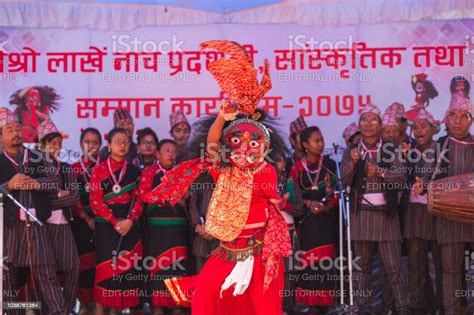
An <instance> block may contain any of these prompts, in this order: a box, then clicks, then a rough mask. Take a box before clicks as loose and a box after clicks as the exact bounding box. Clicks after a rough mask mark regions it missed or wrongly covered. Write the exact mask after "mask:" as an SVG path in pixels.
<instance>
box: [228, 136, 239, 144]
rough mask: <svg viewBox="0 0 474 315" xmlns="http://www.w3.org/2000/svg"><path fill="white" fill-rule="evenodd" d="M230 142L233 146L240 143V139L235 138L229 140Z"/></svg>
mask: <svg viewBox="0 0 474 315" xmlns="http://www.w3.org/2000/svg"><path fill="white" fill-rule="evenodd" d="M230 142H232V143H233V144H239V143H240V139H239V138H237V137H233V138H231V139H230Z"/></svg>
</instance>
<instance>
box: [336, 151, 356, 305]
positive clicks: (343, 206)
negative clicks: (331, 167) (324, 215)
mask: <svg viewBox="0 0 474 315" xmlns="http://www.w3.org/2000/svg"><path fill="white" fill-rule="evenodd" d="M333 147H334V156H335V158H336V172H337V174H334V175H335V177H336V178H337V180H338V184H337V185H336V190H335V194H336V195H337V194H339V259H340V264H339V267H340V270H339V277H340V279H339V285H340V287H341V294H340V304H341V307H342V312H341V313H346V312H349V313H352V308H353V307H354V297H353V295H352V291H353V279H352V244H351V223H350V213H349V212H350V204H349V187H346V188H344V184H343V182H342V177H341V169H340V162H339V153H338V149H339V145H338V144H336V143H333ZM343 220H344V221H343ZM343 225H345V226H346V235H347V243H346V246H347V255H348V270H349V305H347V304H345V303H344V294H343V292H344V270H343V269H344V268H343V266H342V261H343V257H344V248H343V247H344V227H343Z"/></svg>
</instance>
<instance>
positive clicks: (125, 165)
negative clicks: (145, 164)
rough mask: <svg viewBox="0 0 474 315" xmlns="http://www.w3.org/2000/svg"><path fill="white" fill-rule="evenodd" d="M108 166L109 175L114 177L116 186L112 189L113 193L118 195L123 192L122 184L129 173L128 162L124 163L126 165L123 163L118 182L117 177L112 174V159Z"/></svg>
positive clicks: (108, 160) (108, 161)
mask: <svg viewBox="0 0 474 315" xmlns="http://www.w3.org/2000/svg"><path fill="white" fill-rule="evenodd" d="M107 166H108V168H109V174H110V176H111V177H112V181H113V182H114V186H113V187H112V191H113V192H114V193H118V192H119V191H121V190H122V187H120V182H121V181H122V179H123V178H124V177H125V173H126V172H127V161H124V163H123V166H122V169H121V170H120V175H119V179H118V180H117V177H115V174H114V172H112V166H111V165H110V158H108V159H107Z"/></svg>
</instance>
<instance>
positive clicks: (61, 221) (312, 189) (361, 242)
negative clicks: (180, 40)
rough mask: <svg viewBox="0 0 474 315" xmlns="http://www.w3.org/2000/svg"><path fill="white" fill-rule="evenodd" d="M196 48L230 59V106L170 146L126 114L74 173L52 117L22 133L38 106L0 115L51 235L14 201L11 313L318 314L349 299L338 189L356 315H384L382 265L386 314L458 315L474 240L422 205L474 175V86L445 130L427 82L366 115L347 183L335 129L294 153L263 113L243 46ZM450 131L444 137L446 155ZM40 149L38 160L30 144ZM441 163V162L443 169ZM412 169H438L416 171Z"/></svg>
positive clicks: (95, 140)
mask: <svg viewBox="0 0 474 315" xmlns="http://www.w3.org/2000/svg"><path fill="white" fill-rule="evenodd" d="M202 48H203V49H212V48H214V49H217V50H220V51H222V52H224V53H226V54H230V55H231V56H232V58H230V59H219V60H218V61H217V62H215V63H214V64H211V65H210V71H211V72H212V74H213V75H214V76H215V77H216V79H217V81H218V83H219V85H220V86H221V88H222V90H223V91H224V92H225V94H226V95H227V97H228V98H227V99H226V100H224V101H223V102H222V104H221V109H220V111H219V114H218V115H216V116H210V117H205V118H202V119H200V120H198V121H197V122H196V123H194V124H193V125H190V124H189V123H188V121H187V118H186V117H185V115H184V114H183V113H182V112H180V111H178V112H175V113H172V114H171V116H170V135H171V138H169V139H158V137H157V135H156V133H155V132H154V131H153V129H152V128H144V129H141V130H138V131H137V133H136V138H135V133H134V122H133V119H132V117H131V116H130V114H129V112H128V111H126V110H125V109H117V110H116V111H115V113H114V128H113V129H112V130H110V131H109V132H108V133H107V134H106V135H105V138H106V141H105V142H106V143H105V145H103V140H102V139H103V137H104V136H103V135H102V134H101V133H100V132H99V130H97V129H96V128H92V127H90V128H87V129H84V130H82V132H81V135H80V147H81V149H82V151H83V156H82V157H81V158H80V159H79V160H78V161H77V162H75V163H74V164H72V165H69V164H68V163H65V162H62V161H60V160H59V159H58V155H59V153H60V152H61V149H62V141H63V139H64V138H65V137H66V135H65V134H64V133H62V132H60V131H59V130H58V129H57V128H56V126H55V124H54V123H53V121H52V120H51V119H50V118H49V117H48V116H46V117H44V119H42V121H41V123H38V126H37V129H36V130H37V131H32V130H30V129H27V130H25V129H24V128H23V126H22V124H21V123H20V122H19V121H20V120H21V117H20V116H23V117H25V116H28V117H30V116H31V115H30V112H29V110H28V108H27V107H25V110H24V111H23V110H17V111H15V112H13V111H10V110H9V109H7V108H1V109H0V126H1V131H2V134H1V135H2V141H3V145H4V151H3V153H2V154H1V155H0V168H1V170H2V172H0V184H1V185H2V187H3V188H4V189H6V190H8V191H9V192H10V193H11V194H12V195H13V196H14V197H15V198H16V199H17V200H18V201H20V203H21V204H23V205H24V206H25V207H26V208H28V209H29V210H30V211H31V212H32V213H33V214H34V215H35V216H36V217H37V218H38V219H39V220H41V221H42V222H44V226H40V225H39V224H38V223H36V222H34V221H32V219H31V217H29V216H28V215H26V214H25V213H24V212H23V211H21V210H20V209H19V208H18V206H17V205H15V204H14V203H13V202H12V200H10V199H9V198H7V197H5V196H4V198H3V202H4V225H5V226H4V257H5V262H4V263H5V265H6V267H7V268H5V269H4V279H3V280H4V281H3V291H4V292H9V291H12V292H13V291H14V290H16V289H17V288H22V290H21V297H20V296H12V295H9V294H4V297H3V299H4V301H8V300H12V301H19V300H27V301H41V307H42V310H41V313H42V314H73V313H74V311H75V306H76V299H78V300H79V301H80V302H81V306H82V312H83V313H84V314H86V313H87V312H88V310H90V311H89V312H91V313H94V314H105V313H108V314H118V313H119V312H121V311H123V310H124V309H131V310H138V309H140V310H141V309H142V308H143V306H144V305H149V306H150V307H151V312H152V313H153V314H165V313H170V314H186V313H189V312H190V310H191V311H192V314H203V315H204V314H205V315H208V314H240V315H242V314H265V315H266V314H282V313H283V310H285V311H286V312H288V313H292V312H293V311H294V310H295V309H296V308H297V307H299V308H300V311H302V312H306V313H308V314H325V313H326V312H328V311H329V310H330V309H331V308H333V307H334V306H335V305H336V304H337V303H338V301H339V298H338V297H339V294H343V293H342V292H341V289H344V290H346V289H347V288H339V287H338V285H339V279H338V278H337V276H338V274H339V272H338V270H336V266H335V265H332V267H330V268H322V267H324V266H328V265H331V264H326V263H325V262H330V261H331V260H332V261H334V260H335V259H336V258H337V256H338V250H339V239H340V234H339V232H340V231H339V226H338V220H339V200H338V195H337V194H335V191H336V188H337V187H339V186H340V185H339V184H344V186H345V185H348V186H350V188H351V189H350V200H351V202H350V204H351V206H350V209H351V211H350V223H351V235H350V237H351V239H352V244H353V252H354V257H357V259H355V261H356V262H357V263H356V264H355V265H357V268H355V269H354V280H355V290H356V291H357V292H359V294H358V295H356V297H355V302H356V305H357V307H356V308H355V309H356V310H357V312H358V313H359V314H374V311H376V310H374V309H373V301H372V297H373V288H372V279H371V274H372V270H373V268H372V264H373V261H374V259H375V258H374V257H378V258H379V259H380V261H381V263H382V270H383V272H382V273H383V274H384V277H385V279H386V280H385V281H384V284H383V286H384V300H386V301H388V302H386V303H387V305H386V309H387V310H388V309H391V310H392V311H394V312H396V314H430V313H435V312H436V311H442V312H444V314H456V315H457V314H460V312H461V309H462V308H463V307H464V305H463V300H462V298H461V297H460V295H459V292H460V290H462V289H463V288H464V287H465V277H464V274H465V272H466V269H465V257H466V255H465V249H466V248H468V247H467V246H469V245H470V244H473V243H474V225H473V224H467V223H461V222H457V221H454V220H450V219H447V218H441V217H436V216H434V215H432V214H430V213H428V211H427V194H426V191H427V185H428V184H429V183H430V182H431V181H433V180H435V179H438V178H443V177H449V176H456V175H460V174H469V173H473V172H474V163H473V161H474V139H473V136H472V135H471V134H470V127H471V124H472V104H471V102H470V100H469V83H468V82H467V81H464V80H462V79H461V78H454V79H453V80H452V82H451V94H452V98H451V102H450V104H449V105H448V106H447V110H446V116H445V117H444V118H443V121H438V120H435V118H434V117H433V116H432V115H431V114H430V113H429V112H428V110H427V108H426V107H427V103H429V100H430V99H433V98H434V97H436V96H437V94H438V93H437V91H436V89H435V88H434V86H433V85H432V84H431V82H430V81H428V80H426V76H424V75H417V76H414V77H413V81H412V85H413V89H414V91H415V92H416V104H415V105H414V106H413V107H412V108H411V109H410V110H409V111H407V112H405V109H404V106H403V105H402V104H399V103H393V104H392V105H390V106H388V107H387V108H386V109H385V112H384V113H382V112H381V110H380V109H379V108H378V107H377V106H375V105H374V104H368V105H367V106H365V107H364V108H363V110H362V111H361V113H360V117H359V120H358V122H354V123H352V124H350V125H349V126H348V127H347V128H346V129H345V130H344V132H343V135H342V136H343V138H344V139H345V141H346V148H345V151H344V153H343V155H342V160H341V163H340V173H341V178H338V176H337V173H338V165H337V163H336V160H335V159H333V158H332V157H331V155H325V151H324V148H325V147H327V143H325V141H324V135H325V134H326V133H329V132H334V130H322V129H320V128H318V127H317V126H307V124H306V122H305V121H304V119H303V118H302V117H297V118H296V119H295V120H294V121H293V122H292V123H291V125H290V136H289V142H290V143H291V150H290V149H289V148H287V147H286V145H285V140H284V138H283V137H282V132H281V131H280V130H279V129H278V128H277V122H276V121H275V119H274V118H272V117H270V116H268V115H267V114H266V113H265V112H264V111H262V110H260V109H256V104H258V101H259V99H260V98H261V97H262V96H263V95H264V94H265V93H266V92H267V91H268V90H269V89H270V87H271V81H270V77H269V73H268V65H267V64H266V67H265V69H266V70H265V71H264V76H263V79H262V80H261V82H260V83H259V82H257V80H256V72H255V70H254V68H253V65H252V63H251V61H250V59H249V58H248V56H247V55H246V54H245V52H244V50H243V49H242V48H241V47H240V46H239V45H238V44H236V43H233V42H226V41H211V42H206V43H204V44H203V45H202ZM229 73H234V75H236V76H238V79H236V78H237V77H235V76H232V75H229ZM47 90H48V91H50V92H51V89H47ZM21 92H22V93H21V95H18V93H17V94H15V95H14V96H12V100H13V101H14V104H19V103H21V102H23V103H25V101H24V100H22V97H23V98H24V97H40V96H41V94H40V93H39V92H38V91H37V90H36V89H35V88H30V89H25V90H22V91H21ZM39 101H41V98H40V100H39ZM28 103H29V102H26V103H25V104H28ZM50 106H52V105H50ZM47 107H48V106H45V107H42V108H46V109H47ZM29 115H30V116H29ZM30 120H31V119H30ZM442 124H445V127H446V128H445V131H446V135H445V136H442V137H440V138H439V139H437V140H436V139H435V138H434V136H435V134H437V133H438V132H439V131H440V129H441V126H442ZM409 125H410V128H409ZM157 128H158V127H157ZM159 128H163V127H162V126H160V127H159ZM35 138H37V141H38V145H37V146H36V147H35V148H26V147H25V146H24V145H23V144H24V143H25V142H27V141H30V140H31V139H35ZM135 140H136V141H135ZM438 147H441V148H442V149H443V150H446V149H447V151H446V152H448V153H446V154H444V156H445V158H444V159H441V155H442V154H441V152H440V150H438V149H437V148H438ZM203 148H204V149H203ZM397 149H399V151H400V152H401V154H393V153H396V152H398V151H397ZM413 152H415V153H416V154H415V155H418V156H420V157H421V156H424V157H426V156H428V154H429V153H431V155H432V157H434V158H431V159H426V158H419V159H417V160H416V161H415V162H413V161H412V160H411V159H407V156H409V155H410V154H412V153H413ZM443 152H444V151H443ZM425 153H426V154H425ZM391 156H395V158H392V159H390V157H391ZM381 157H382V158H381ZM396 184H400V185H396ZM403 184H408V185H403ZM345 237H347V235H345ZM430 253H431V255H429V254H430ZM345 255H347V253H345ZM403 256H407V257H408V272H407V273H406V271H404V270H403V259H402V257H403ZM429 257H432V259H429ZM430 261H432V262H433V264H434V266H435V269H436V277H435V281H434V282H433V281H432V279H431V277H430V276H429V270H428V269H429V262H430ZM346 280H347V279H346ZM346 282H347V281H346ZM15 292H16V291H15ZM338 292H339V293H338ZM346 294H349V293H346ZM430 294H431V295H430ZM6 311H7V310H6ZM7 312H8V313H11V314H15V313H16V311H15V310H9V311H7ZM37 312H38V313H39V310H37Z"/></svg>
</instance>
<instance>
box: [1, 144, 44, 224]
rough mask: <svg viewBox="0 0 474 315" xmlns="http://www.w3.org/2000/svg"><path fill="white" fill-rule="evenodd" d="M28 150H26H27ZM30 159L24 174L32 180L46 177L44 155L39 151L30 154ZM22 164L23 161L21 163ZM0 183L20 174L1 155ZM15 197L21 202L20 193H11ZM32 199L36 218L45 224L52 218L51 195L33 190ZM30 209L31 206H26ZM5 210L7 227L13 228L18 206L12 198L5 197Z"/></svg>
mask: <svg viewBox="0 0 474 315" xmlns="http://www.w3.org/2000/svg"><path fill="white" fill-rule="evenodd" d="M25 150H26V149H25ZM29 153H31V154H30V157H31V158H30V159H29V161H28V164H27V165H26V166H25V170H24V174H25V175H28V176H30V177H32V178H41V177H45V176H46V174H45V170H44V168H45V165H46V163H45V162H44V157H43V155H42V154H41V155H40V153H39V152H38V151H33V152H31V151H30V152H29ZM20 162H21V161H20ZM0 170H1V172H0V183H5V182H7V181H9V180H10V179H11V178H12V177H13V176H14V175H16V174H18V171H17V168H16V166H15V165H14V164H13V163H12V162H10V160H9V159H8V158H7V157H6V156H5V154H3V153H2V154H0ZM10 193H11V194H12V195H13V197H15V198H16V199H17V200H18V201H20V202H21V200H20V191H19V190H14V191H12V192H10ZM30 193H31V199H32V202H33V204H32V205H31V207H33V208H35V209H36V216H37V218H38V219H40V220H41V221H42V222H43V223H46V221H47V220H48V219H49V217H50V216H51V203H50V201H49V194H48V193H46V192H40V191H36V190H31V191H30ZM24 206H25V207H28V206H29V205H24ZM3 209H4V221H5V225H6V226H9V227H12V226H13V225H14V224H15V223H16V222H17V221H18V206H16V205H15V204H14V203H13V201H11V200H10V198H8V197H6V196H4V197H3Z"/></svg>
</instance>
